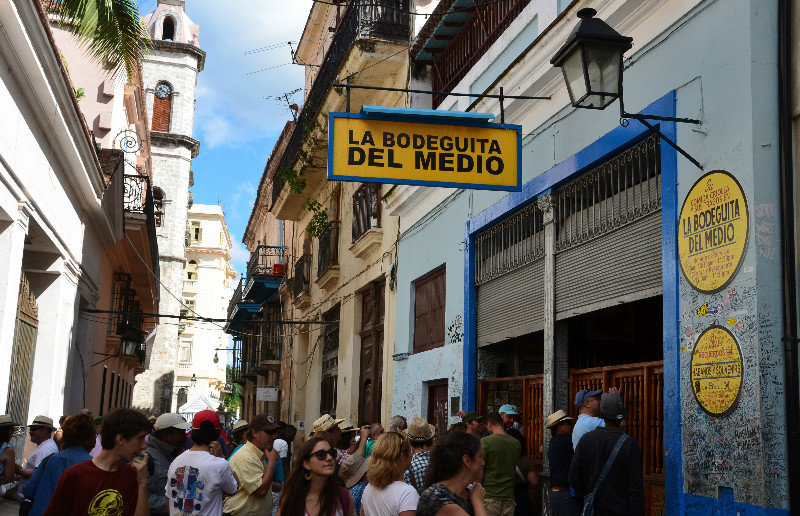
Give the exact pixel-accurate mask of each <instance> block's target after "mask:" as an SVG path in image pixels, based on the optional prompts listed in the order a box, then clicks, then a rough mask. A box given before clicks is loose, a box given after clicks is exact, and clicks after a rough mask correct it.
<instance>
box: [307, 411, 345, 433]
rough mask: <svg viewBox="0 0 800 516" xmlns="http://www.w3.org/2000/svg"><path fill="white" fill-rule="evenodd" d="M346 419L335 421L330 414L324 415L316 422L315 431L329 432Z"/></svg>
mask: <svg viewBox="0 0 800 516" xmlns="http://www.w3.org/2000/svg"><path fill="white" fill-rule="evenodd" d="M342 421H344V419H333V417H331V415H330V414H323V415H322V416H321V417H320V418H319V419H317V420H316V421H314V425H313V427H312V428H313V429H314V431H315V432H327V431H329V430H330V429H331V428H333V427H334V426H337V425H339V424H340V423H341V422H342Z"/></svg>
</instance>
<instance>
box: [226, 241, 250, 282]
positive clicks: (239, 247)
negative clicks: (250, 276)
mask: <svg viewBox="0 0 800 516" xmlns="http://www.w3.org/2000/svg"><path fill="white" fill-rule="evenodd" d="M231 242H232V246H231V263H232V264H233V267H234V268H235V269H236V270H237V271H238V272H239V273H240V274H241V272H242V271H244V270H245V269H246V268H247V261H248V260H250V252H249V251H248V250H247V248H246V247H245V246H244V244H242V239H241V238H237V237H235V236H234V235H231Z"/></svg>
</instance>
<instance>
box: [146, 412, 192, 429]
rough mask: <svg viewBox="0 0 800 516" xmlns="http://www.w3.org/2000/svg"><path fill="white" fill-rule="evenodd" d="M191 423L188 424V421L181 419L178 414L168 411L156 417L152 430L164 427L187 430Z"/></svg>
mask: <svg viewBox="0 0 800 516" xmlns="http://www.w3.org/2000/svg"><path fill="white" fill-rule="evenodd" d="M191 426H192V425H190V424H189V422H188V421H186V420H185V419H183V418H182V417H181V416H179V415H178V414H175V413H172V412H168V413H166V414H161V415H160V416H158V418H156V422H155V423H153V430H155V431H156V432H157V431H159V430H164V429H165V428H178V429H180V430H188V429H189V428H191Z"/></svg>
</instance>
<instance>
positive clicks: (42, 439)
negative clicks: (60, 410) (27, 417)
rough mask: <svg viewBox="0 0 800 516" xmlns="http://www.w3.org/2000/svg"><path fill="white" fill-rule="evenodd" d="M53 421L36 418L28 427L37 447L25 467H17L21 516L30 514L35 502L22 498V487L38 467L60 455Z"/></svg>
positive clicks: (45, 418) (41, 417) (42, 417)
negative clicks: (53, 456)
mask: <svg viewBox="0 0 800 516" xmlns="http://www.w3.org/2000/svg"><path fill="white" fill-rule="evenodd" d="M55 429H56V428H55V427H54V426H53V420H52V419H50V418H49V417H47V416H36V417H35V418H33V423H31V424H30V425H29V426H28V435H30V437H31V442H33V444H35V445H36V449H35V450H33V453H31V455H30V457H28V460H27V461H26V462H25V465H24V466H20V465H19V464H17V465H16V470H17V471H16V473H17V474H18V475H19V476H20V479H19V487H18V488H17V497H18V498H19V502H20V515H22V516H24V515H25V514H28V511H30V509H31V505H32V504H33V502H32V501H31V500H27V499H26V498H25V497H24V496H22V486H24V485H25V482H27V481H28V479H29V478H31V477H32V476H33V472H34V471H35V470H36V467H37V466H38V465H39V464H41V463H42V461H43V460H44V459H45V458H47V457H48V456H49V455H52V454H54V453H58V445H57V444H56V442H55V441H54V440H53V439H52V435H53V432H54V431H55Z"/></svg>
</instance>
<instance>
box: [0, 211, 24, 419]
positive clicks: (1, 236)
mask: <svg viewBox="0 0 800 516" xmlns="http://www.w3.org/2000/svg"><path fill="white" fill-rule="evenodd" d="M0 228H2V230H0V378H8V376H9V374H10V371H11V352H12V349H13V346H14V323H15V321H16V317H17V298H18V297H19V281H20V274H21V271H22V251H23V248H24V247H25V235H26V234H27V233H28V209H27V206H25V205H20V207H19V212H18V214H17V218H16V220H12V221H10V222H3V221H0ZM7 400H8V382H0V404H1V405H2V406H3V407H5V406H6V403H7Z"/></svg>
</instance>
